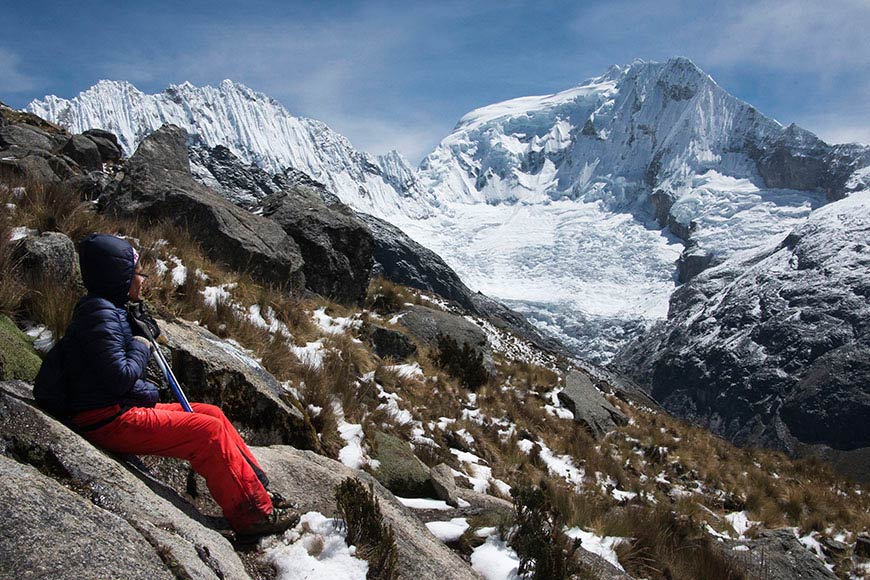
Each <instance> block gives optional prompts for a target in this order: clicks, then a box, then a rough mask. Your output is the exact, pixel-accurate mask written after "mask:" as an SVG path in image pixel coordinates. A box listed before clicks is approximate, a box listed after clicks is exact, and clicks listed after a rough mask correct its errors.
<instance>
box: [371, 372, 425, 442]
mask: <svg viewBox="0 0 870 580" xmlns="http://www.w3.org/2000/svg"><path fill="white" fill-rule="evenodd" d="M367 376H368V375H365V376H363V380H365V378H366V377H367ZM370 380H373V379H370ZM375 387H377V389H378V399H380V400H383V401H384V402H383V403H381V404H380V405H378V409H382V410H384V411H386V412H387V414H388V415H389V416H390V417H392V418H393V420H395V421H396V422H397V423H399V424H400V425H407V424H409V423H417V426H418V427H419V428H421V429H422V427H423V425H422V423H418V422H415V421H414V415H412V414H411V412H410V411H408V410H407V409H402V408H401V407H399V401H400V400H401V398H400V397H399V395H397V394H396V393H388V392H387V391H386V390H385V389H384V387H383V386H382V385H381V384H380V383H375Z"/></svg>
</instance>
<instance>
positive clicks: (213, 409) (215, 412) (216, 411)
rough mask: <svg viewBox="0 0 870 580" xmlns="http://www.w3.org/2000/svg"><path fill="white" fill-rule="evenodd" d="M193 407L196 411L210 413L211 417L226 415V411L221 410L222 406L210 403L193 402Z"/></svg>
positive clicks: (203, 413) (204, 413)
mask: <svg viewBox="0 0 870 580" xmlns="http://www.w3.org/2000/svg"><path fill="white" fill-rule="evenodd" d="M191 408H192V409H193V412H194V413H200V414H202V415H208V416H209V417H217V418H218V419H220V418H222V417H223V415H224V412H223V411H221V408H220V407H218V406H216V405H209V404H208V403H192V404H191Z"/></svg>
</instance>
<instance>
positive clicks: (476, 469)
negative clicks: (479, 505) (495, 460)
mask: <svg viewBox="0 0 870 580" xmlns="http://www.w3.org/2000/svg"><path fill="white" fill-rule="evenodd" d="M450 453H452V454H453V455H455V456H456V457H457V459H459V461H460V462H462V464H463V465H465V466H467V469H468V471H469V473H461V472H459V476H461V477H464V478H465V479H467V480H468V482H469V483H470V484H471V486H472V487H473V488H474V491H476V492H478V493H486V492H487V490H488V489H489V486H490V485H493V486H495V488H496V489H497V490H498V491H499V492H501V493H503V494H505V495H509V494H510V492H511V487H510V486H509V485H508V484H506V483H505V482H503V481H502V480H500V479H497V478H495V477H493V476H492V468H491V467H488V466H486V465H483V464H485V463H486V462H485V461H484V460H483V459H481V458H480V457H478V456H477V455H475V454H474V453H469V452H467V451H461V450H459V449H450Z"/></svg>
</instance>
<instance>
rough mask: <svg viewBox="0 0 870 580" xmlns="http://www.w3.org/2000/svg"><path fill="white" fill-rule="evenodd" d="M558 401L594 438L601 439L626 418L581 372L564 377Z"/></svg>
mask: <svg viewBox="0 0 870 580" xmlns="http://www.w3.org/2000/svg"><path fill="white" fill-rule="evenodd" d="M558 397H559V401H560V402H561V403H562V404H563V405H564V406H565V407H566V408H567V409H568V410H569V411H571V412H572V413H573V414H574V421H576V422H577V423H579V424H580V425H583V427H584V428H585V429H586V430H587V431H588V432H589V434H590V435H592V436H593V437H595V438H599V437H603V436H604V435H606V434H607V433H609V432H610V431H613V430H614V429H616V428H617V427H619V426H620V425H625V424H626V423H627V422H628V418H627V417H626V416H625V414H623V413H622V411H620V410H619V409H617V408H616V407H614V406H613V404H612V403H611V402H610V401H608V400H607V399H606V398H605V397H604V395H603V394H602V393H601V391H599V390H598V389H596V388H595V384H594V383H593V382H592V379H591V378H590V377H589V376H588V375H587V374H586V373H583V372H580V371H570V372H569V373H568V374H567V375H566V376H565V387H564V388H563V389H562V390H561V391H560V392H559V395H558Z"/></svg>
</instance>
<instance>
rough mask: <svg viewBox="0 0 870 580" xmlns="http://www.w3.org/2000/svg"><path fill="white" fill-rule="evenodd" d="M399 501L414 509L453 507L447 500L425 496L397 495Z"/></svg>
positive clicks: (450, 508)
mask: <svg viewBox="0 0 870 580" xmlns="http://www.w3.org/2000/svg"><path fill="white" fill-rule="evenodd" d="M396 499H397V500H399V503H400V504H402V505H403V506H405V507H408V508H411V509H412V510H438V511H448V510H452V509H453V508H452V507H450V506H449V505H447V502H446V501H444V500H440V499H428V498H424V497H399V496H396Z"/></svg>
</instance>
